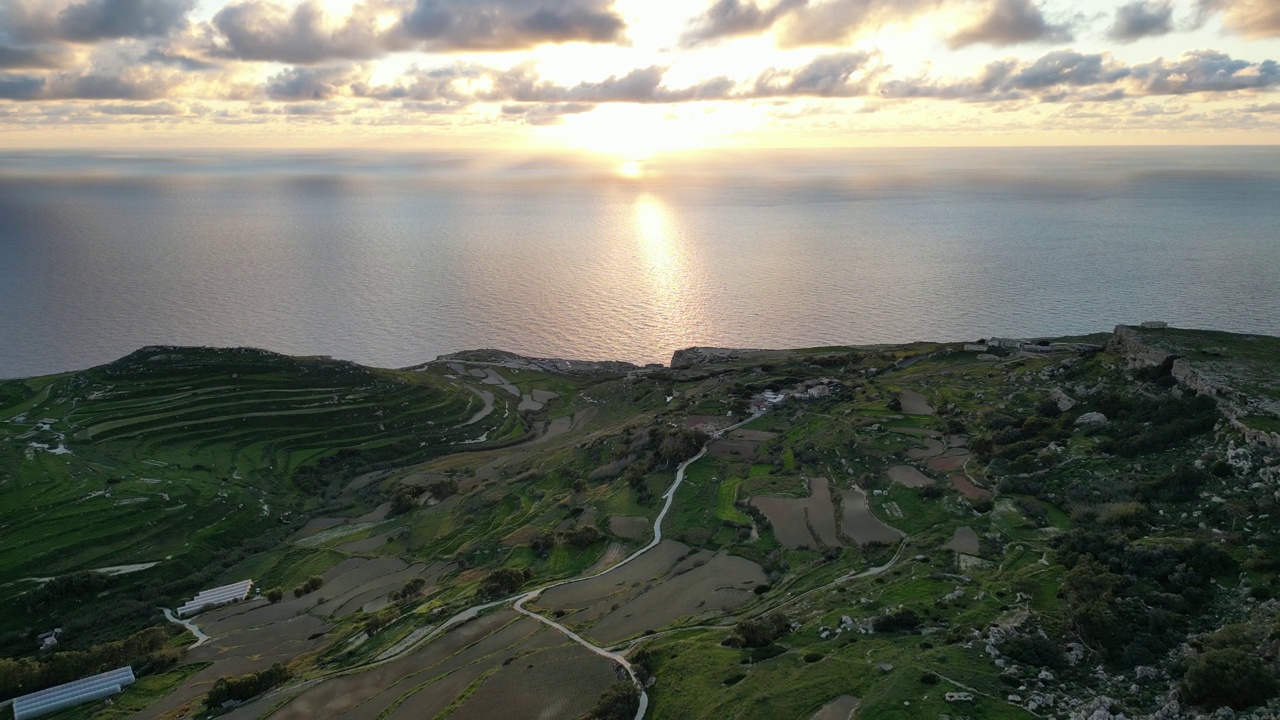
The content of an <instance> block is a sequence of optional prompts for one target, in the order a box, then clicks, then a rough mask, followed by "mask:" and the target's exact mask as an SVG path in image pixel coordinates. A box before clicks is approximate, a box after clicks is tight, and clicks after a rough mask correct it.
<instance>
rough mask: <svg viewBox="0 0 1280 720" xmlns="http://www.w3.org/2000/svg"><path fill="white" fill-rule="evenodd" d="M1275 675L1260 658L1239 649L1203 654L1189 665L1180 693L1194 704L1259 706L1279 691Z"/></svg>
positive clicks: (1233, 707)
mask: <svg viewBox="0 0 1280 720" xmlns="http://www.w3.org/2000/svg"><path fill="white" fill-rule="evenodd" d="M1276 690H1277V686H1276V678H1275V675H1274V674H1273V673H1272V672H1271V670H1270V669H1269V668H1267V666H1266V665H1264V664H1263V663H1262V661H1261V660H1259V659H1258V658H1257V657H1254V656H1253V655H1252V654H1250V653H1248V652H1246V651H1244V650H1242V649H1240V648H1224V649H1215V650H1209V651H1207V652H1204V653H1201V654H1200V655H1199V656H1197V657H1196V658H1195V659H1194V660H1192V661H1191V662H1190V663H1188V664H1187V669H1186V672H1185V673H1183V676H1182V681H1181V683H1179V685H1178V694H1179V695H1181V696H1182V697H1183V699H1184V700H1186V701H1187V703H1189V704H1191V705H1203V706H1205V707H1207V708H1209V709H1217V708H1219V707H1222V706H1223V705H1226V706H1229V707H1230V708H1231V709H1233V710H1244V709H1245V708H1250V707H1253V706H1254V705H1260V704H1262V703H1264V702H1266V701H1267V700H1268V699H1270V698H1271V697H1272V696H1274V695H1275V694H1276Z"/></svg>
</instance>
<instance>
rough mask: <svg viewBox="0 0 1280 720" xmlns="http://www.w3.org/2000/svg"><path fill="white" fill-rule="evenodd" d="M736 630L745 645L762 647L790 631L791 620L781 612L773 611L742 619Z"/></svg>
mask: <svg viewBox="0 0 1280 720" xmlns="http://www.w3.org/2000/svg"><path fill="white" fill-rule="evenodd" d="M737 630H738V634H739V635H741V636H742V642H743V643H744V644H746V645H747V646H749V647H764V646H765V645H769V644H771V643H773V642H774V641H775V640H777V639H778V638H780V637H782V636H783V635H786V634H787V633H788V632H790V631H791V620H790V619H789V618H788V617H787V616H786V615H783V614H782V613H778V612H774V613H769V614H768V615H765V616H764V617H759V618H754V619H751V620H743V621H742V622H740V623H738V626H737Z"/></svg>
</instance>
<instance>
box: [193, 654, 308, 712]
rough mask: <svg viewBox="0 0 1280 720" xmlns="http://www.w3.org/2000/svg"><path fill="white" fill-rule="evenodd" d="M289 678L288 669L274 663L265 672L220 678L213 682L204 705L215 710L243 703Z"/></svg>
mask: <svg viewBox="0 0 1280 720" xmlns="http://www.w3.org/2000/svg"><path fill="white" fill-rule="evenodd" d="M290 677H291V673H290V672H289V669H288V668H287V667H285V666H284V665H281V664H280V663H276V664H274V665H272V666H271V667H269V668H267V669H266V670H262V671H260V672H256V673H249V674H247V675H238V676H234V677H222V678H218V679H217V680H215V681H214V683H213V687H211V688H209V694H208V695H206V696H205V698H204V704H205V706H206V707H208V708H209V709H211V710H213V709H217V708H220V707H222V706H223V704H225V703H228V702H236V703H240V702H244V701H245V700H248V699H250V698H254V697H257V696H258V695H261V694H262V693H264V692H266V691H268V690H270V689H271V688H273V687H275V686H277V685H279V684H281V683H283V682H284V681H286V680H288V679H289V678H290Z"/></svg>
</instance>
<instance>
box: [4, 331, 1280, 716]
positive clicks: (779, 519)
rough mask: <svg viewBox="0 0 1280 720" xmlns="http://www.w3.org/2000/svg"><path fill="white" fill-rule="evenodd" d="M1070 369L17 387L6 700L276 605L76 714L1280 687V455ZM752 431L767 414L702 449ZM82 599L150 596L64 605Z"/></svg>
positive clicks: (744, 711) (450, 374) (858, 355)
mask: <svg viewBox="0 0 1280 720" xmlns="http://www.w3.org/2000/svg"><path fill="white" fill-rule="evenodd" d="M1193 339H1194V338H1193ZM1204 340H1205V341H1206V342H1212V343H1214V346H1213V347H1214V348H1216V347H1218V345H1219V344H1222V343H1223V342H1225V341H1221V340H1220V338H1219V337H1217V336H1214V335H1206V336H1205V338H1204ZM1237 340H1239V341H1240V342H1252V341H1249V340H1247V339H1240V338H1237ZM1064 345H1065V347H1064V348H1061V349H1053V350H1052V351H1046V352H1045V353H1034V354H1032V353H1019V352H1018V351H1016V350H1009V351H1005V350H1001V351H999V354H996V355H993V354H990V353H982V354H981V355H982V356H983V359H978V358H979V355H978V354H977V353H972V352H967V351H963V350H962V346H958V345H951V346H947V345H935V344H929V345H914V346H903V347H896V348H863V349H857V348H828V349H815V350H811V351H797V352H795V353H786V352H771V353H768V354H767V355H765V356H755V355H744V356H742V357H740V358H733V357H728V356H721V355H715V354H714V353H713V355H715V362H708V363H707V364H705V365H699V364H698V363H693V364H691V365H690V366H689V367H685V368H681V369H668V368H649V369H643V370H641V369H636V368H620V367H613V366H600V365H596V364H590V363H588V364H585V365H582V364H578V365H575V364H573V363H564V362H560V361H540V360H529V359H523V358H519V357H517V356H512V355H509V354H505V353H497V352H493V351H479V352H476V353H468V354H463V355H460V356H455V357H451V358H447V359H444V360H442V361H439V362H435V363H428V364H426V365H423V366H420V367H418V368H414V369H412V370H405V371H394V370H375V369H369V368H362V367H359V366H355V365H351V364H349V363H343V362H338V361H334V360H329V359H324V358H286V357H283V356H278V355H272V354H271V353H264V352H262V351H251V350H234V351H213V350H200V349H174V348H150V349H146V350H143V351H140V352H139V353H135V354H134V355H132V356H130V357H128V358H125V359H123V360H121V361H119V362H117V363H112V364H111V365H108V366H104V367H101V368H95V369H93V370H90V371H86V372H83V373H76V374H70V375H63V376H57V377H49V378H37V379H32V380H28V381H19V382H8V383H0V408H2V409H0V532H3V533H4V537H5V539H6V544H5V545H3V546H0V650H2V651H3V655H0V669H3V670H4V671H5V672H0V681H3V680H4V678H5V677H6V673H8V677H13V676H14V674H15V673H18V672H19V671H21V670H23V669H24V668H29V667H32V666H34V665H38V664H39V663H42V662H45V660H44V658H47V657H51V655H49V654H46V653H40V652H37V651H36V649H35V643H34V642H33V638H35V637H36V636H37V634H38V632H40V631H42V630H44V629H47V628H49V627H63V628H64V629H65V630H66V632H65V633H64V635H63V636H62V638H63V642H65V645H66V649H67V650H77V651H79V650H83V649H84V648H85V647H86V645H88V644H89V643H91V642H97V641H100V640H101V641H117V640H119V639H120V638H123V637H127V636H128V635H129V633H130V632H133V631H134V630H136V629H137V628H138V627H145V626H146V625H147V624H158V623H159V622H160V621H159V620H158V619H157V617H156V615H157V613H156V611H155V609H154V608H155V606H156V605H158V604H164V603H169V602H172V601H174V600H176V599H177V598H178V597H180V596H183V595H185V596H188V597H189V596H190V594H191V591H192V590H193V589H195V588H200V587H212V586H215V585H217V584H224V583H229V582H233V581H237V580H242V579H246V578H252V579H254V580H255V581H256V582H257V584H258V590H257V593H256V594H255V595H254V596H252V597H250V598H249V599H247V600H246V601H244V602H241V603H238V604H234V605H230V606H226V607H221V608H215V609H210V610H208V611H206V612H202V613H200V614H198V615H196V616H194V618H193V621H194V622H195V623H196V624H197V626H198V627H199V629H200V633H199V634H197V635H196V637H204V636H206V635H207V638H204V640H202V641H201V644H200V645H199V646H198V647H189V646H191V645H192V643H193V642H195V640H193V638H192V634H188V633H187V632H184V631H183V630H179V629H177V628H176V627H175V628H173V633H172V634H171V635H169V636H168V639H167V649H169V650H172V651H173V652H171V653H169V654H168V657H169V659H171V660H174V661H176V663H177V664H176V666H168V665H163V666H159V665H158V666H156V667H151V666H150V664H149V663H150V656H147V657H146V658H143V660H141V661H139V662H137V663H135V669H136V670H137V671H138V672H139V677H140V681H139V683H138V684H137V685H136V686H135V687H132V688H130V689H129V690H127V691H126V692H125V693H123V694H122V695H121V696H119V697H118V698H116V699H115V700H114V701H113V702H112V703H106V702H98V703H90V704H86V705H85V706H82V707H81V708H77V709H74V710H71V711H67V712H66V713H64V714H63V715H62V716H60V717H62V718H63V720H91V719H94V720H100V719H101V718H108V717H119V716H120V715H121V714H123V710H124V709H125V708H128V712H130V713H138V714H139V716H141V717H155V718H162V717H163V718H184V717H185V718H189V717H205V716H210V715H220V716H222V717H225V718H229V719H233V720H241V719H245V720H247V719H248V718H263V717H283V718H291V717H297V718H314V717H326V718H327V717H342V718H368V719H370V720H373V719H375V718H377V719H379V720H380V719H382V718H419V717H433V718H438V717H455V718H481V717H495V716H503V717H528V718H535V717H583V716H588V717H590V716H597V715H603V716H607V717H622V716H625V717H628V718H631V717H634V708H631V709H628V707H629V706H628V707H619V706H626V703H627V702H629V701H630V700H634V701H635V702H639V698H640V692H641V689H643V692H644V697H645V698H646V701H647V702H648V705H647V712H648V714H647V715H646V717H654V718H722V717H744V718H745V717H796V718H821V719H823V720H826V719H827V718H834V717H840V718H844V717H848V716H849V714H850V713H851V712H852V713H854V716H855V717H863V718H882V717H883V718H899V717H901V718H913V717H926V716H927V717H938V716H943V715H947V716H950V717H982V718H1010V719H1014V718H1017V719H1019V720H1021V719H1023V718H1030V717H1046V716H1048V717H1074V716H1077V715H1079V716H1082V717H1093V716H1097V717H1102V715H1097V714H1096V713H1094V710H1093V709H1092V708H1090V707H1087V705H1086V704H1087V703H1089V702H1095V701H1096V700H1095V699H1097V698H1101V697H1103V696H1105V697H1120V698H1123V700H1122V701H1118V702H1117V704H1116V705H1115V706H1113V709H1114V708H1118V707H1123V708H1124V709H1125V712H1130V711H1133V713H1135V714H1142V715H1144V716H1147V715H1150V714H1152V713H1154V712H1156V711H1157V710H1159V709H1160V707H1161V704H1162V703H1165V702H1166V701H1167V699H1168V698H1170V697H1174V696H1176V695H1178V694H1179V693H1180V692H1182V690H1181V689H1180V687H1181V685H1180V682H1181V681H1180V678H1181V675H1180V674H1181V673H1186V672H1190V670H1189V668H1194V667H1195V666H1196V664H1195V660H1196V654H1197V653H1204V652H1207V648H1211V647H1213V645H1212V643H1219V642H1225V643H1231V644H1234V645H1240V647H1238V648H1235V649H1233V651H1232V653H1233V654H1232V658H1233V662H1237V661H1238V663H1240V664H1244V665H1249V664H1250V663H1255V661H1256V663H1263V666H1262V669H1261V670H1259V672H1262V673H1263V677H1264V679H1266V678H1269V677H1280V665H1276V664H1275V662H1274V657H1273V655H1271V654H1269V653H1270V652H1271V651H1272V650H1273V649H1274V648H1273V647H1272V645H1273V643H1270V641H1269V640H1268V642H1267V643H1264V644H1257V643H1254V644H1248V643H1251V642H1253V640H1254V639H1256V637H1263V636H1264V635H1265V636H1266V637H1268V638H1274V637H1276V636H1277V635H1280V622H1277V621H1276V620H1275V617H1274V602H1275V600H1276V598H1280V580H1277V579H1276V577H1275V566H1274V564H1273V560H1272V558H1274V557H1275V554H1276V552H1280V550H1277V548H1276V545H1275V542H1274V538H1276V537H1280V524H1278V523H1280V514H1276V513H1275V512H1274V506H1275V502H1274V497H1275V495H1274V493H1275V488H1276V487H1280V485H1278V484H1277V483H1280V470H1277V468H1280V464H1277V463H1276V457H1277V456H1276V455H1275V454H1274V453H1269V451H1267V450H1265V449H1264V448H1261V447H1258V446H1252V445H1248V444H1247V443H1245V442H1243V440H1242V436H1240V435H1237V434H1235V432H1236V431H1235V430H1233V429H1232V426H1231V425H1230V424H1229V423H1222V422H1220V419H1221V418H1219V417H1218V416H1217V415H1215V414H1214V413H1215V412H1216V408H1217V406H1216V405H1214V404H1213V403H1212V402H1209V403H1208V404H1207V405H1206V403H1204V402H1201V401H1200V400H1197V399H1195V398H1194V397H1192V393H1191V392H1189V390H1188V389H1187V388H1185V387H1181V386H1178V387H1172V386H1171V381H1170V380H1169V379H1167V377H1163V376H1159V375H1158V373H1156V372H1154V371H1149V372H1147V373H1134V372H1132V371H1128V372H1125V371H1123V370H1122V369H1121V368H1122V366H1125V363H1126V362H1127V360H1128V358H1126V357H1124V356H1122V355H1120V354H1118V352H1117V351H1116V350H1115V349H1103V348H1100V347H1086V348H1079V347H1075V346H1072V345H1070V344H1064ZM1224 347H1226V346H1225V345H1224ZM1268 347H1269V346H1268ZM1212 349H1213V348H1209V349H1207V350H1205V351H1204V352H1205V353H1208V351H1209V350H1212ZM1228 349H1229V348H1228ZM1213 351H1214V352H1218V351H1217V350H1213ZM1223 352H1226V351H1225V350H1224V351H1223ZM1210 357H1216V356H1213V355H1210ZM1253 361H1256V362H1258V363H1262V362H1263V359H1262V358H1261V356H1259V357H1257V358H1253ZM1156 367H1157V368H1158V366H1156ZM816 387H823V388H825V391H823V392H819V393H810V392H808V390H811V389H813V388H816ZM1062 397H1069V399H1071V400H1072V401H1073V402H1074V403H1075V405H1073V406H1072V408H1070V409H1068V410H1063V409H1062V408H1061V407H1060V404H1067V403H1063V402H1061V398H1062ZM895 399H896V400H899V401H901V403H902V408H901V409H897V407H896V403H895V402H894V401H895ZM744 402H748V403H749V404H750V405H751V406H753V407H757V408H758V407H761V406H762V405H764V406H767V407H768V409H767V411H765V412H763V413H762V414H755V413H753V415H752V419H751V420H750V421H749V422H745V423H743V425H742V426H741V427H740V428H738V429H736V430H732V431H728V432H726V433H725V434H724V436H723V437H721V436H719V435H717V434H716V433H714V432H713V433H712V434H711V435H708V434H705V433H704V432H702V429H703V428H707V427H709V426H710V425H714V426H717V427H721V428H726V427H728V426H730V425H733V424H734V423H733V418H731V417H730V412H731V411H732V413H733V415H734V417H737V415H738V412H739V411H738V410H737V408H741V407H742V404H743V403H744ZM1094 411H1097V412H1105V413H1106V414H1107V415H1108V417H1110V418H1112V419H1111V420H1109V421H1108V423H1107V424H1104V425H1088V424H1087V423H1086V424H1081V425H1078V424H1076V422H1075V421H1076V420H1078V419H1079V418H1080V417H1082V416H1083V414H1084V413H1086V412H1094ZM713 421H714V422H713ZM1129 435H1134V436H1140V437H1141V438H1142V439H1143V440H1142V443H1140V444H1129V445H1125V444H1123V443H1124V441H1125V440H1126V439H1127V436H1129ZM651 538H653V539H654V543H653V545H651V546H650V545H648V543H649V541H650V539H651ZM1246 542H1247V543H1248V544H1246ZM638 551H639V552H638ZM1086 556H1088V557H1086ZM1089 557H1092V559H1089ZM624 559H626V561H625V562H623V560H624ZM85 568H102V569H110V568H114V569H113V570H112V572H121V573H124V574H121V575H115V576H111V577H105V578H104V577H98V576H94V575H91V576H87V578H86V577H81V578H80V579H79V580H76V578H67V577H57V578H55V579H54V580H53V581H51V582H50V581H49V578H51V577H53V576H59V575H64V574H65V573H66V572H68V571H71V570H79V569H85ZM1175 568H1176V570H1175ZM606 570H607V572H605V571H606ZM1121 573H1123V574H1121ZM1131 578H1132V579H1133V581H1131V580H1130V579H1131ZM562 581H568V582H562ZM1101 581H1105V582H1104V583H1101V584H1099V582H1101ZM192 586H194V588H193V587H192ZM273 590H276V591H278V592H273ZM1098 597H1103V598H1105V599H1106V600H1107V601H1106V602H1085V603H1081V600H1082V599H1083V600H1086V601H1089V600H1093V599H1096V598H1098ZM37 598H39V599H48V601H49V602H48V604H47V606H46V605H41V604H40V603H33V602H30V601H31V600H32V599H37ZM1155 607H1159V608H1161V609H1162V611H1167V612H1164V613H1163V614H1162V615H1161V616H1160V617H1161V618H1162V620H1161V623H1150V622H1147V621H1145V620H1141V619H1139V620H1137V621H1135V620H1134V616H1123V615H1119V614H1117V613H1121V612H1127V610H1126V608H1129V609H1135V610H1136V611H1138V612H1140V613H1145V612H1146V610H1145V609H1146V608H1155ZM1082 613H1083V615H1082ZM1082 618H1084V619H1089V620H1091V621H1093V622H1091V623H1084V622H1081V619H1082ZM1250 622H1252V623H1255V624H1257V626H1258V627H1260V628H1262V629H1263V630H1265V631H1266V632H1265V633H1259V634H1258V635H1257V636H1256V637H1255V636H1254V635H1249V634H1247V633H1246V634H1239V633H1236V634H1232V632H1230V631H1231V628H1232V627H1235V626H1238V625H1240V624H1246V623H1250ZM1100 630H1105V632H1101V631H1100ZM1201 632H1210V633H1218V634H1219V635H1220V637H1214V638H1213V639H1211V640H1205V639H1204V637H1203V636H1199V635H1198V634H1199V633H1201ZM95 633H96V634H95ZM1251 638H1252V639H1251ZM1138 639H1140V640H1141V643H1139V644H1134V643H1137V641H1138ZM1242 643H1243V644H1242ZM1236 650H1239V652H1236ZM1188 657H1189V658H1190V660H1188ZM10 658H21V661H20V662H15V661H14V660H10ZM113 659H114V658H113ZM1139 660H1140V661H1141V662H1142V663H1144V667H1146V668H1148V669H1147V670H1143V671H1141V673H1139V671H1138V670H1137V669H1136V668H1135V667H1133V664H1134V663H1135V662H1138V661H1139ZM275 662H280V663H283V664H285V665H287V666H288V671H289V673H290V674H291V677H289V678H288V679H285V680H282V681H281V680H279V678H278V676H276V675H274V674H273V675H272V678H273V679H272V681H271V682H272V683H278V684H276V685H275V687H274V688H273V689H271V690H268V691H267V692H266V693H261V692H260V691H261V689H262V688H261V687H255V688H254V690H253V693H252V694H253V696H251V697H245V698H242V699H246V700H248V702H247V703H246V704H245V705H242V706H239V707H235V708H231V709H227V710H225V711H220V710H219V711H209V710H205V709H203V707H202V704H203V701H204V698H205V697H206V693H208V692H209V691H210V690H211V689H212V688H213V687H214V683H216V682H217V681H218V680H219V679H220V678H224V677H226V676H228V675H233V674H240V673H245V672H260V671H263V670H266V669H267V668H269V667H270V666H271V664H272V663H275ZM1273 666H1274V667H1273ZM1255 669H1256V668H1255ZM1268 673H1270V674H1268ZM1140 674H1141V675H1142V676H1144V678H1143V682H1142V683H1141V684H1135V683H1134V682H1133V678H1135V677H1139V675H1140ZM619 680H622V681H623V682H622V683H621V684H617V683H618V681H619ZM650 680H651V682H650ZM224 685H225V683H224ZM633 691H634V695H629V694H628V693H632V692H633ZM6 692H8V694H9V695H13V694H17V693H16V690H15V689H14V687H13V683H12V682H11V683H10V685H9V686H8V687H7V688H6ZM956 693H960V694H961V696H962V697H961V698H959V699H958V698H957V697H956ZM949 694H950V695H951V697H950V698H949V697H948V695H949ZM966 697H967V699H964V698H966ZM597 701H611V702H616V703H618V704H619V706H615V707H613V708H612V710H609V711H607V712H606V711H603V710H602V711H600V712H595V711H594V710H593V707H595V704H596V702H597ZM1120 702H1122V703H1123V704H1122V705H1121V704H1120ZM1268 702H1270V706H1268V707H1265V708H1263V707H1259V708H1258V709H1257V711H1256V712H1255V713H1254V714H1253V715H1244V714H1242V715H1238V717H1240V716H1243V717H1255V718H1260V717H1264V716H1266V717H1271V716H1275V715H1276V714H1277V713H1280V697H1277V698H1275V699H1272V700H1269V701H1268ZM1193 704H1194V703H1189V704H1185V705H1183V708H1184V709H1185V710H1187V712H1193V711H1192V710H1191V707H1192V705H1193ZM1199 707H1202V708H1203V709H1204V710H1206V711H1212V710H1213V709H1214V708H1213V707H1210V706H1209V705H1208V704H1204V703H1200V704H1199ZM1195 712H1199V710H1198V709H1197V710H1195ZM1263 713H1270V714H1263ZM1165 714H1166V715H1168V713H1165ZM1131 716H1132V715H1131ZM1170 716H1172V715H1170Z"/></svg>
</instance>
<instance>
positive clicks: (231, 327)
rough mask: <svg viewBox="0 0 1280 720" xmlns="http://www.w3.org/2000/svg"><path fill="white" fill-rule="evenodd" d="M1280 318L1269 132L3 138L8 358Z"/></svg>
mask: <svg viewBox="0 0 1280 720" xmlns="http://www.w3.org/2000/svg"><path fill="white" fill-rule="evenodd" d="M1144 320H1162V321H1165V322H1168V323H1170V324H1172V325H1175V326H1182V327H1199V328H1214V329H1220V330H1230V331H1238V332H1253V333H1266V334H1276V335H1280V148H1277V147H1142V148H1104V147H1097V148H999V149H991V148H969V149H887V148H878V149H858V150H838V151H832V150H825V151H795V150H789V151H730V150H717V151H706V152H702V153H698V154H692V155H679V156H663V157H655V158H648V159H643V160H637V159H614V158H607V157H598V158H597V157H592V158H582V157H568V156H564V155H560V154H556V153H543V154H520V155H513V154H505V153H493V152H485V151H468V152H424V151H415V152H391V151H383V150H376V151H373V150H368V151H366V150H360V151H356V150H352V151H343V152H336V151H334V152H328V151H326V152H278V151H264V150H245V151H235V152H216V153H215V152H165V153H161V152H155V153H142V152H95V153H84V152H47V151H44V152H37V151H30V152H15V151H5V152H0V377H24V376H33V375H40V374H48V373H57V372H63V371H69V370H76V369H82V368H87V367H90V366H93V365H96V364H100V363H105V362H109V361H111V360H113V359H116V358H118V357H120V356H122V355H125V354H127V353H129V352H131V351H133V350H135V349H137V348H139V347H141V346H145V345H156V344H166V345H208V346H254V347H261V348H266V349H269V350H274V351H278V352H283V353H289V354H296V355H331V356H334V357H338V358H343V359H348V360H354V361H358V362H361V363H366V364H370V365H375V366H381V367H404V366H409V365H414V364H418V363H422V362H425V361H428V360H431V359H433V358H435V357H436V356H438V355H441V354H445V353H451V352H456V351H461V350H468V349H477V348H499V349H504V350H510V351H513V352H518V353H522V354H526V355H533V356H538V357H561V358H578V359H609V360H625V361H630V362H634V363H652V362H658V363H665V362H669V360H670V358H671V353H672V352H673V351H674V350H676V349H679V348H684V347H688V346H693V345H713V346H727V347H751V348H779V347H788V348H790V347H810V346H818V345H835V344H872V343H899V342H907V341H913V340H945V341H956V340H976V339H979V338H985V337H989V336H1057V335H1068V334H1083V333H1093V332H1099V331H1109V330H1110V329H1111V328H1112V327H1113V326H1115V325H1116V324H1118V323H1134V322H1140V321H1144Z"/></svg>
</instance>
